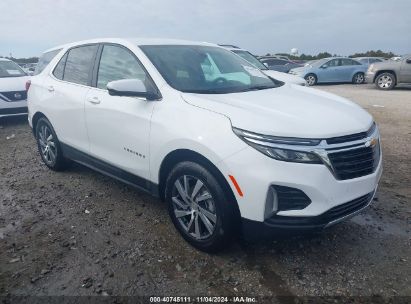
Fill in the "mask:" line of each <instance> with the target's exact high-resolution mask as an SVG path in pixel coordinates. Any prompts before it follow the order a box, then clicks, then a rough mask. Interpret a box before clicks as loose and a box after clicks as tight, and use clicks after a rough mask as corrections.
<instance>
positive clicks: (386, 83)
mask: <svg viewBox="0 0 411 304" xmlns="http://www.w3.org/2000/svg"><path fill="white" fill-rule="evenodd" d="M392 83H393V79H392V78H391V77H390V76H388V75H383V76H381V77H380V78H378V86H379V87H380V88H382V89H388V88H389V87H391V85H392Z"/></svg>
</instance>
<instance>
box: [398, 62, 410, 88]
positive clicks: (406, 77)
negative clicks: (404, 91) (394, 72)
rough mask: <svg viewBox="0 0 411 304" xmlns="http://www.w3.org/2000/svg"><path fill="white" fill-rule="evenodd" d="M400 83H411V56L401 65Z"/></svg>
mask: <svg viewBox="0 0 411 304" xmlns="http://www.w3.org/2000/svg"><path fill="white" fill-rule="evenodd" d="M398 81H399V82H405V83H411V56H408V57H407V58H405V59H404V60H403V61H402V63H401V70H400V77H399V79H398Z"/></svg>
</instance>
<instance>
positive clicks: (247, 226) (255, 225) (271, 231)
mask: <svg viewBox="0 0 411 304" xmlns="http://www.w3.org/2000/svg"><path fill="white" fill-rule="evenodd" d="M375 192H376V190H374V191H373V192H370V193H368V194H366V195H363V196H361V197H359V198H356V199H354V200H352V201H349V202H347V203H344V204H342V205H338V206H336V207H333V208H331V209H330V210H328V211H326V212H324V213H323V214H321V215H318V216H302V217H297V216H278V215H276V216H273V217H271V218H268V219H266V220H265V221H264V222H258V221H252V220H248V219H245V218H243V219H242V229H243V236H244V238H245V239H248V240H255V239H267V238H270V237H274V236H278V235H284V234H289V233H291V232H296V233H302V232H315V231H321V230H323V229H325V228H327V227H330V226H332V225H335V224H337V223H339V222H342V221H345V220H348V219H349V218H351V217H353V216H355V215H356V214H358V213H360V212H361V211H363V210H364V209H366V208H367V207H368V206H369V205H370V204H371V202H372V200H373V198H374V195H375Z"/></svg>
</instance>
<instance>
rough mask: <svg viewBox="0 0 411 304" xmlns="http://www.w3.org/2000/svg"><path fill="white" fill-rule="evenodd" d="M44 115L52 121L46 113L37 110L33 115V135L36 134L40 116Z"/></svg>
mask: <svg viewBox="0 0 411 304" xmlns="http://www.w3.org/2000/svg"><path fill="white" fill-rule="evenodd" d="M42 117H44V118H45V119H47V120H48V121H50V120H49V119H48V118H47V116H46V115H44V113H42V112H36V113H35V114H34V115H33V118H32V119H31V124H32V126H33V128H32V131H33V135H34V136H36V127H37V123H38V121H39V120H40V118H42Z"/></svg>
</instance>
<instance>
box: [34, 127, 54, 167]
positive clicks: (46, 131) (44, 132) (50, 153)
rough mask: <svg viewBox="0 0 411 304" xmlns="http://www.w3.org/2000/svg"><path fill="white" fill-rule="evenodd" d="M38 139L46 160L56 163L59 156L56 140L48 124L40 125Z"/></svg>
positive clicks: (48, 162)
mask: <svg viewBox="0 0 411 304" xmlns="http://www.w3.org/2000/svg"><path fill="white" fill-rule="evenodd" d="M38 141H39V145H40V149H41V154H42V156H43V159H44V161H45V162H46V163H47V164H50V165H51V164H53V163H55V161H56V157H57V149H56V142H55V140H54V137H53V133H52V132H51V130H50V128H49V127H48V126H47V125H42V126H41V127H40V132H39V134H38Z"/></svg>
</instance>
